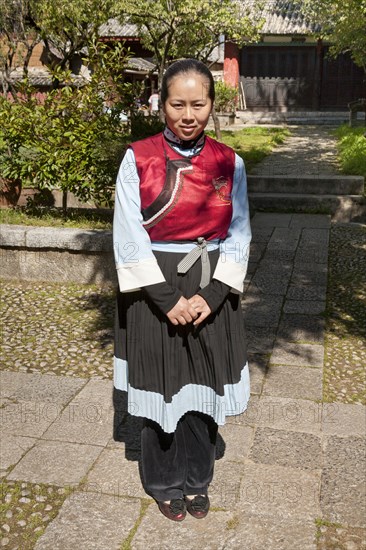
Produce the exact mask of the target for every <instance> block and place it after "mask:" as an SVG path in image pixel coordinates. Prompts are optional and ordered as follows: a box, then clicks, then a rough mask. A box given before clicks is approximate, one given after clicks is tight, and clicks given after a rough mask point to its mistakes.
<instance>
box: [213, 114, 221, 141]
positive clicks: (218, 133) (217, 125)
mask: <svg viewBox="0 0 366 550" xmlns="http://www.w3.org/2000/svg"><path fill="white" fill-rule="evenodd" d="M211 116H212V120H213V122H214V127H215V136H216V139H217V140H218V141H221V128H220V121H219V117H218V116H217V114H216V110H215V106H213V107H212V111H211Z"/></svg>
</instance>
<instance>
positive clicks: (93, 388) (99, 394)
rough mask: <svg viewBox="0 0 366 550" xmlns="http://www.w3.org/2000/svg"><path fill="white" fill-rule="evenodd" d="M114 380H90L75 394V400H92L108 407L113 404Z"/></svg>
mask: <svg viewBox="0 0 366 550" xmlns="http://www.w3.org/2000/svg"><path fill="white" fill-rule="evenodd" d="M112 398H113V381H112V380H95V379H94V380H93V379H91V380H89V381H88V382H87V384H85V385H84V387H83V388H82V390H81V391H80V392H79V393H78V394H77V395H76V396H75V400H79V399H80V400H81V401H86V400H90V401H91V402H93V403H100V404H103V405H104V406H106V407H109V405H112Z"/></svg>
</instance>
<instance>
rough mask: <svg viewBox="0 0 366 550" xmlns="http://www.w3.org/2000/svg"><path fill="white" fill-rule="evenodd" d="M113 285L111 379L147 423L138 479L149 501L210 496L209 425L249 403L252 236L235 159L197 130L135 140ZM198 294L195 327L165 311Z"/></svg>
mask: <svg viewBox="0 0 366 550" xmlns="http://www.w3.org/2000/svg"><path fill="white" fill-rule="evenodd" d="M113 238H114V252H115V260H116V267H117V274H118V282H119V291H120V292H119V293H118V299H117V315H116V334H115V358H114V384H115V387H116V388H117V389H119V390H124V391H127V392H128V403H129V412H130V413H131V414H133V415H136V416H141V417H144V418H145V419H146V420H145V424H144V428H143V431H142V472H143V477H144V485H145V489H146V490H147V492H149V493H150V494H152V496H154V497H155V498H156V499H157V500H170V499H176V498H181V497H182V494H188V495H189V494H206V493H207V487H208V484H209V483H210V481H211V479H212V474H213V465H214V455H215V440H216V432H217V425H223V424H224V423H225V417H226V416H227V415H237V414H240V413H242V412H243V411H244V410H245V409H246V407H247V403H248V399H249V372H248V364H247V355H246V353H247V352H246V336H245V330H244V325H243V317H242V311H241V306H240V294H241V292H242V291H243V283H244V278H245V274H246V270H247V263H248V253H249V243H250V239H251V231H250V221H249V208H248V198H247V188H246V176H245V169H244V163H243V161H242V159H241V158H240V157H239V156H238V155H236V154H235V153H234V151H233V150H232V149H230V148H229V147H227V146H226V145H224V144H222V143H219V142H217V141H215V140H213V139H211V138H210V137H208V136H205V135H204V134H201V135H200V136H198V138H197V139H195V140H194V141H192V142H186V141H181V140H180V139H179V138H177V137H176V136H175V134H173V133H172V132H171V131H170V130H169V129H168V128H166V129H165V131H164V132H163V133H160V134H158V135H156V136H153V137H150V138H147V139H144V140H142V141H138V142H136V143H133V144H132V145H131V147H130V148H129V149H128V150H127V153H126V155H125V157H124V159H123V162H122V164H121V168H120V171H119V175H118V179H117V186H116V198H115V215H114V224H113ZM194 294H200V295H201V296H202V297H203V298H204V299H205V300H206V302H207V303H208V305H209V306H210V308H211V311H212V313H211V314H210V315H209V317H208V318H207V319H206V320H205V321H204V322H203V323H202V324H200V325H199V326H197V327H194V326H193V324H192V323H189V324H187V325H178V326H174V325H173V324H172V323H171V322H170V321H169V319H168V318H167V316H166V313H167V312H169V311H170V310H171V309H172V308H173V307H174V305H175V304H176V303H177V302H178V300H179V298H180V297H181V296H184V297H185V298H190V297H191V296H193V295H194Z"/></svg>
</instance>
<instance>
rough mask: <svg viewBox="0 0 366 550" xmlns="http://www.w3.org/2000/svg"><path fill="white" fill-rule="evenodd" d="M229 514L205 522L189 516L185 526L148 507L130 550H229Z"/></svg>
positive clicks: (213, 515) (212, 516)
mask: <svg viewBox="0 0 366 550" xmlns="http://www.w3.org/2000/svg"><path fill="white" fill-rule="evenodd" d="M231 519H232V514H230V512H221V511H217V512H216V511H211V512H210V513H209V514H208V516H207V517H206V518H205V519H204V520H200V521H197V520H196V519H195V518H193V517H191V516H190V515H187V517H186V519H185V520H184V521H182V522H174V521H170V520H169V519H167V518H165V517H164V516H163V515H162V514H161V512H160V511H159V509H158V507H157V506H156V505H155V504H151V506H149V508H148V510H147V512H146V514H145V516H144V517H143V519H142V522H141V524H140V525H139V527H138V529H137V532H136V534H135V536H134V537H133V539H132V541H131V546H130V548H131V550H145V549H146V548H149V549H150V550H171V549H172V548H186V549H187V550H188V549H196V548H207V549H210V550H211V549H212V550H215V549H219V548H226V546H225V545H226V540H227V538H228V534H229V533H228V529H227V526H228V524H229V525H230V521H231Z"/></svg>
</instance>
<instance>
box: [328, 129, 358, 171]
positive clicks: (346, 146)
mask: <svg viewBox="0 0 366 550" xmlns="http://www.w3.org/2000/svg"><path fill="white" fill-rule="evenodd" d="M334 134H335V135H336V137H337V139H338V143H337V148H338V159H339V162H340V166H341V172H343V173H344V174H349V175H356V176H363V177H364V178H365V177H366V138H365V137H364V134H365V128H350V127H349V126H348V125H347V124H342V126H339V127H338V128H337V129H336V130H335V131H334Z"/></svg>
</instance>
